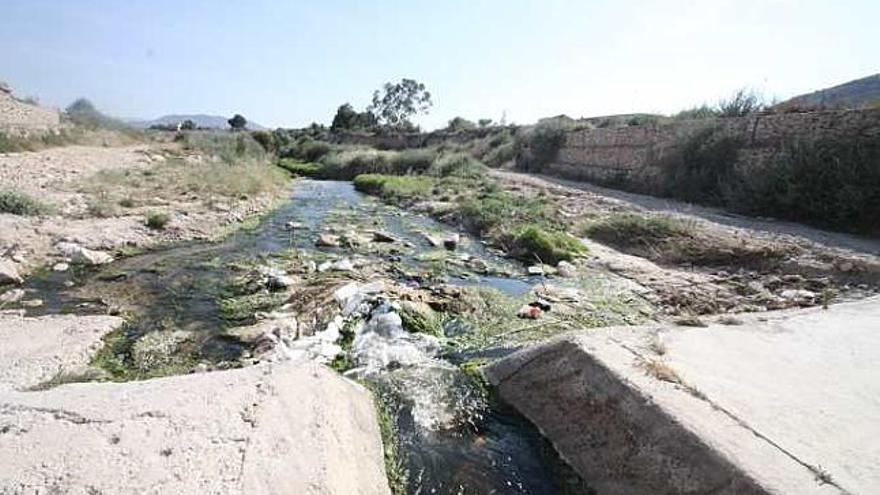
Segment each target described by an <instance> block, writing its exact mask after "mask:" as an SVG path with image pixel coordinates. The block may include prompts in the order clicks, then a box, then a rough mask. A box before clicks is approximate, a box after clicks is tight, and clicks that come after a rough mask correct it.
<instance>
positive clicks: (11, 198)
mask: <svg viewBox="0 0 880 495" xmlns="http://www.w3.org/2000/svg"><path fill="white" fill-rule="evenodd" d="M51 212H52V207H51V206H50V205H48V204H46V203H43V202H42V201H39V200H37V199H35V198H32V197H30V196H28V195H27V194H24V193H20V192H18V191H11V190H5V191H2V190H0V213H10V214H12V215H22V216H38V215H46V214H49V213H51Z"/></svg>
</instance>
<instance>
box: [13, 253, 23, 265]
mask: <svg viewBox="0 0 880 495" xmlns="http://www.w3.org/2000/svg"><path fill="white" fill-rule="evenodd" d="M12 261H14V262H16V263H24V262H25V258H24V256H22V255H21V254H19V253H15V254H13V255H12Z"/></svg>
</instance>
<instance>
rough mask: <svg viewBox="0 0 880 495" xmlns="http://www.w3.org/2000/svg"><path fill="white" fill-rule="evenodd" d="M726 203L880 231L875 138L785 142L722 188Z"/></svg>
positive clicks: (879, 161)
mask: <svg viewBox="0 0 880 495" xmlns="http://www.w3.org/2000/svg"><path fill="white" fill-rule="evenodd" d="M725 201H726V203H727V205H729V206H730V207H731V208H733V209H736V210H739V211H742V212H745V213H749V214H758V215H770V216H776V217H781V218H786V219H789V220H795V221H800V222H806V223H811V224H814V225H818V226H820V227H827V228H833V229H837V230H847V231H852V232H858V233H863V234H868V235H875V236H876V235H880V222H878V218H880V142H878V141H876V140H870V139H864V138H857V137H849V138H821V139H815V140H802V141H796V142H792V143H789V144H788V145H786V146H785V147H783V149H782V150H781V151H780V152H779V153H778V154H777V155H776V156H775V157H774V158H773V159H771V160H770V162H769V163H767V164H766V165H764V166H763V167H762V168H761V169H760V170H757V171H750V172H748V173H745V172H744V173H741V174H739V175H738V176H737V178H736V180H735V181H734V183H733V184H732V185H731V186H730V187H728V188H726V190H725Z"/></svg>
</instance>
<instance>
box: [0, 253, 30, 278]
mask: <svg viewBox="0 0 880 495" xmlns="http://www.w3.org/2000/svg"><path fill="white" fill-rule="evenodd" d="M23 281H24V280H23V279H22V278H21V275H19V274H18V268H16V267H15V264H14V263H12V262H11V261H7V260H4V259H2V258H0V284H9V283H12V284H20V283H22V282H23Z"/></svg>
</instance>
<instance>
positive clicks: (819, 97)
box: [776, 74, 880, 109]
mask: <svg viewBox="0 0 880 495" xmlns="http://www.w3.org/2000/svg"><path fill="white" fill-rule="evenodd" d="M875 106H880V74H874V75H873V76H868V77H863V78H861V79H856V80H854V81H850V82H847V83H843V84H841V85H839V86H834V87H831V88H826V89H820V90H819V91H814V92H812V93H808V94H804V95H800V96H795V97H794V98H791V99H789V100H786V101H784V102H782V103H780V104H778V105H776V107H777V108H782V109H785V108H804V109H809V108H865V107H875Z"/></svg>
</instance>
